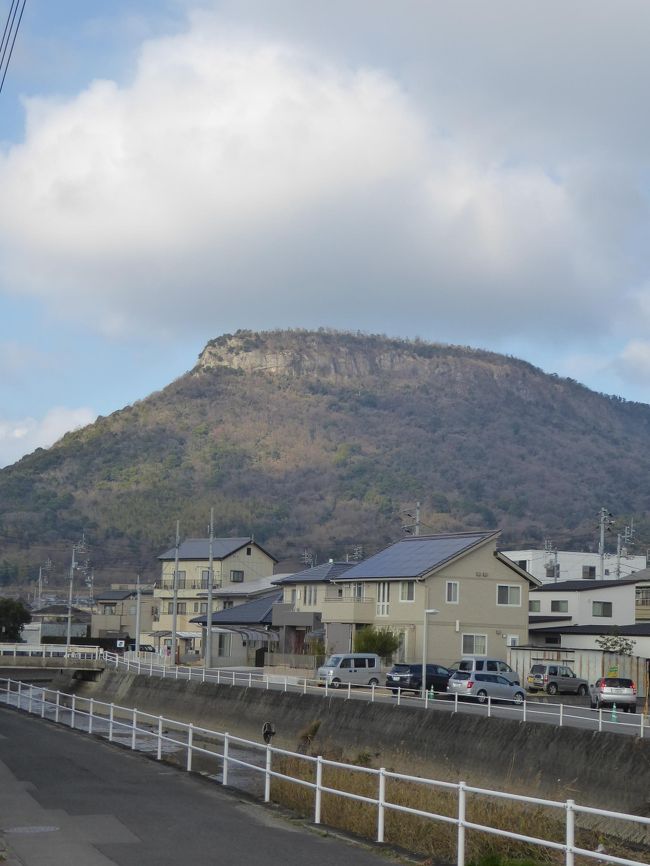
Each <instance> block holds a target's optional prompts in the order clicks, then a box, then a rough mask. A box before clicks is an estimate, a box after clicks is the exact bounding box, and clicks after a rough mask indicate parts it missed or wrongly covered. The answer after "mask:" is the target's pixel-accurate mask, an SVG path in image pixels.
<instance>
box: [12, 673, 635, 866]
mask: <svg viewBox="0 0 650 866" xmlns="http://www.w3.org/2000/svg"><path fill="white" fill-rule="evenodd" d="M0 701H1V702H3V703H4V704H6V705H8V706H12V707H14V708H16V709H18V710H23V711H26V712H28V713H32V714H35V715H39V716H40V717H41V718H49V719H51V720H52V721H54V722H56V723H58V724H65V725H68V726H69V727H71V728H76V729H80V730H82V731H85V732H86V733H88V734H93V735H95V736H100V737H105V738H107V739H108V741H109V742H115V741H116V734H117V735H120V739H121V740H122V742H123V744H124V745H127V746H128V747H129V748H130V749H132V750H134V751H135V750H137V749H138V748H139V749H141V750H147V751H151V746H152V745H153V747H154V748H155V754H156V759H157V760H159V761H160V760H163V754H164V753H165V749H167V751H169V749H170V747H171V748H172V749H173V750H175V751H180V752H182V753H184V760H183V765H184V767H185V769H186V770H187V772H191V771H192V767H193V762H194V758H195V756H196V755H202V756H206V757H208V758H211V759H214V760H216V761H217V765H220V766H221V783H222V784H223V785H228V786H231V787H236V784H233V782H235V783H236V780H234V779H233V771H234V770H235V769H236V768H237V767H242V768H245V769H246V770H247V771H249V772H252V773H258V774H259V775H260V777H261V780H262V781H263V785H264V793H263V799H264V802H265V803H269V802H271V799H272V796H271V794H272V789H271V783H272V780H274V779H276V780H280V781H283V782H287V783H290V784H295V785H299V786H302V787H303V788H306V789H309V790H311V791H313V820H314V823H315V824H320V823H321V820H322V798H323V794H328V795H331V796H333V797H343V798H346V799H350V800H356V801H359V802H363V803H366V804H368V805H370V806H371V807H373V808H374V809H376V823H375V826H376V834H375V838H376V841H377V842H385V841H387V840H386V833H385V822H386V815H387V814H388V813H390V812H396V813H405V814H409V815H416V816H419V817H421V818H423V819H427V820H430V821H432V822H443V823H446V824H450V825H453V826H455V827H456V845H455V847H456V863H457V866H464V864H465V855H466V848H467V846H466V831H467V830H472V831H477V832H479V833H486V834H490V835H494V836H501V837H505V838H507V839H513V840H517V841H520V842H525V843H528V844H529V845H534V846H538V847H541V848H546V849H553V850H556V851H561V852H563V854H564V862H565V864H566V866H574V859H575V856H576V855H579V856H586V857H590V858H593V859H595V860H598V861H600V862H603V863H615V864H621V866H646V864H643V861H640V860H632V859H628V858H625V857H619V856H614V855H612V854H607V853H606V852H605V851H604V850H601V849H602V845H599V846H598V848H596V849H589V848H582V847H579V846H578V845H576V816H578V815H581V814H584V815H590V816H598V817H600V818H606V819H611V820H613V821H623V822H627V823H628V824H629V823H630V822H631V823H634V824H636V825H637V828H636V831H637V833H638V831H639V830H640V831H641V833H647V832H648V830H649V829H650V818H646V817H642V816H640V815H630V814H626V813H623V812H612V811H609V810H606V809H597V808H594V807H591V806H582V805H579V804H578V803H576V802H575V801H574V800H566V801H560V800H547V799H541V798H538V797H528V796H524V795H521V794H513V793H509V792H505V791H494V790H490V789H487V788H479V787H475V786H472V785H467V784H466V783H465V782H464V781H460V782H448V781H442V780H437V779H428V778H423V777H420V776H411V775H406V774H404V773H397V772H393V771H389V770H386V769H385V768H383V767H382V768H380V769H373V768H369V767H360V766H356V765H352V764H345V763H342V762H340V761H331V760H328V759H326V758H323V757H322V756H312V755H305V754H301V753H298V752H291V751H288V750H286V749H280V748H276V747H274V746H272V745H271V744H270V743H265V744H262V743H256V742H254V741H252V740H246V739H243V738H242V737H237V736H235V735H233V734H230V733H228V732H221V731H213V730H210V729H208V728H202V727H200V726H198V725H193V724H192V723H185V722H180V721H178V720H176V719H169V718H166V717H164V716H155V715H152V714H150V713H145V712H142V711H141V710H138V709H137V708H136V707H123V706H120V705H118V704H114V703H106V702H103V701H98V700H95V699H94V698H86V697H81V696H79V695H75V694H66V693H64V692H60V691H53V690H50V689H47V688H43V687H41V686H38V687H35V686H33V685H31V684H27V683H22V682H20V681H16V680H11V679H0ZM235 748H237V749H238V750H241V749H244V750H246V755H245V757H242V756H241V752H239V754H240V756H239V757H238V756H237V755H236V754H233V750H234V749H235ZM248 753H250V754H251V755H252V756H253V757H249V755H248ZM255 756H257V760H258V762H257V763H256V757H255ZM284 758H289V759H291V761H292V762H294V763H292V764H291V766H294V765H295V766H298V767H301V768H303V767H305V766H309V767H310V768H311V769H312V772H311V776H312V778H313V781H311V780H310V779H309V778H306V777H304V776H300V775H291V774H290V773H289V772H287V771H285V770H286V767H285V765H286V763H287V762H286V761H282V762H280V768H279V767H278V763H279V762H278V759H284ZM325 767H330V768H334V769H337V770H341V771H346V772H351V773H354V774H364V775H366V776H367V777H369V778H372V779H374V790H375V791H376V795H375V796H372V795H368V794H360V793H358V792H355V791H352V790H349V789H344V788H334V787H332V786H331V785H326V784H325V783H324V781H323V769H324V768H325ZM213 778H214V777H213ZM389 779H392V780H396V781H399V782H403V783H406V784H407V785H411V786H418V787H419V788H421V787H422V786H424V787H425V788H428V789H443V790H446V791H450V792H454V793H455V795H456V808H455V813H454V814H453V815H442V814H437V813H435V812H430V811H428V810H426V809H418V808H414V807H412V806H407V805H405V804H403V803H398V802H394V801H391V800H390V799H389V798H388V796H387V789H386V782H387V780H389ZM472 795H478V796H481V797H487V798H492V799H494V800H496V801H501V802H503V801H508V802H511V803H520V804H525V805H530V806H532V807H534V808H536V809H537V808H538V807H540V806H543V807H548V808H549V809H551V810H557V813H558V821H559V822H561V821H562V816H563V818H564V820H563V824H564V841H563V842H558V841H557V840H552V839H545V838H542V837H541V836H534V835H529V834H526V833H518V832H513V831H511V830H506V829H504V828H502V827H497V826H494V825H493V824H481V823H478V822H476V821H470V820H468V819H467V806H468V801H469V798H470V797H471V796H472ZM530 825H532V826H534V817H533V816H532V815H531V822H530ZM591 835H593V834H591Z"/></svg>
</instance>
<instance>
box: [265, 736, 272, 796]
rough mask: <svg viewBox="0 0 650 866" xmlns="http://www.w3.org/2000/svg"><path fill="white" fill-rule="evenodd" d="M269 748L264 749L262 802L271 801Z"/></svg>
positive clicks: (270, 755) (270, 754) (270, 756)
mask: <svg viewBox="0 0 650 866" xmlns="http://www.w3.org/2000/svg"><path fill="white" fill-rule="evenodd" d="M271 759H272V752H271V746H270V745H269V746H267V747H266V770H265V772H264V802H265V803H269V802H270V801H271Z"/></svg>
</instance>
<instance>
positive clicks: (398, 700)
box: [397, 686, 402, 707]
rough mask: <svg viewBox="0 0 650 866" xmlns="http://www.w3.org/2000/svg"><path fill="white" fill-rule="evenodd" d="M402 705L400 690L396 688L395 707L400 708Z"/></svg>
mask: <svg viewBox="0 0 650 866" xmlns="http://www.w3.org/2000/svg"><path fill="white" fill-rule="evenodd" d="M401 704H402V690H401V688H400V687H399V686H397V706H398V707H399V706H401Z"/></svg>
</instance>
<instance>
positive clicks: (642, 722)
mask: <svg viewBox="0 0 650 866" xmlns="http://www.w3.org/2000/svg"><path fill="white" fill-rule="evenodd" d="M644 719H645V716H644V714H643V712H642V713H641V727H640V728H639V736H640V737H641V739H643V724H644Z"/></svg>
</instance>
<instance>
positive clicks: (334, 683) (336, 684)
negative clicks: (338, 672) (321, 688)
mask: <svg viewBox="0 0 650 866" xmlns="http://www.w3.org/2000/svg"><path fill="white" fill-rule="evenodd" d="M340 685H341V680H336V679H335V680H332V682H331V683H330V686H331V687H332V688H333V689H338V687H339V686H340Z"/></svg>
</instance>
